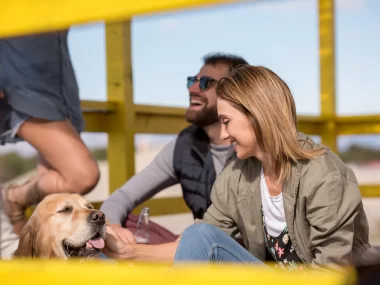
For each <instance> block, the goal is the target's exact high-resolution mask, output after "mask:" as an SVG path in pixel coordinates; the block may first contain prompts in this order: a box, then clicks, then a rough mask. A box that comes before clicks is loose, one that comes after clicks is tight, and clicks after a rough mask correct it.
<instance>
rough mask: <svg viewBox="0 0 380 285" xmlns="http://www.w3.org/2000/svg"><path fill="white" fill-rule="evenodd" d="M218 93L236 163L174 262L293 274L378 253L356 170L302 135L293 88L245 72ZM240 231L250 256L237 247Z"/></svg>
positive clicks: (261, 71)
mask: <svg viewBox="0 0 380 285" xmlns="http://www.w3.org/2000/svg"><path fill="white" fill-rule="evenodd" d="M217 95H218V100H217V107H218V114H219V118H220V121H221V124H222V130H221V137H222V138H223V139H225V140H228V141H230V142H231V143H232V144H233V145H234V149H235V151H236V153H237V157H238V159H237V160H235V161H234V162H232V163H230V164H229V165H228V166H227V167H226V168H225V169H224V170H223V172H222V173H221V174H220V176H219V177H218V178H217V180H216V182H215V184H214V187H213V190H212V194H211V200H212V205H211V206H210V207H209V209H208V210H207V212H206V214H205V216H204V219H203V220H202V221H197V223H196V224H195V225H192V226H190V227H189V228H188V229H186V230H185V231H184V232H183V234H182V236H181V239H180V241H179V243H177V244H173V246H172V247H173V248H175V250H172V251H171V254H173V255H174V252H175V256H174V258H175V260H176V261H220V262H241V263H251V262H253V263H261V262H264V261H266V260H268V259H274V260H276V261H277V263H278V264H279V265H280V266H281V267H283V268H287V269H290V270H293V269H302V268H304V266H306V265H315V266H317V267H320V266H328V265H347V264H349V263H351V262H352V261H353V259H355V258H356V257H362V256H364V255H366V254H371V253H373V249H372V247H371V246H370V244H369V242H368V223H367V218H366V215H365V212H364V209H363V205H362V200H361V196H360V191H359V188H358V184H357V181H356V178H355V175H354V173H353V172H352V171H351V170H350V169H349V168H348V167H347V166H346V165H344V163H343V162H342V161H341V160H340V159H339V158H338V157H337V156H336V155H335V154H334V153H333V152H331V151H330V150H329V149H328V148H327V147H324V146H322V145H319V144H316V143H314V142H313V141H312V140H311V138H310V137H308V136H307V135H304V134H302V133H299V132H297V120H296V108H295V103H294V100H293V97H292V94H291V92H290V90H289V88H288V86H287V85H286V83H285V82H284V81H283V80H282V79H281V78H279V77H278V76H277V75H276V74H275V73H273V72H272V71H271V70H269V69H267V68H264V67H257V66H249V65H245V66H241V67H239V68H237V69H236V70H235V71H234V72H233V74H232V75H231V76H229V77H226V78H223V79H221V80H220V81H219V82H218V85H217ZM238 233H239V234H240V235H241V237H242V240H243V244H244V247H245V248H246V249H244V248H243V247H241V246H240V245H239V244H238V243H237V242H236V241H235V240H234V239H235V238H236V236H237V234H238ZM110 236H112V237H110V239H109V241H108V242H107V246H108V248H107V249H106V254H107V252H108V253H110V254H111V255H112V254H113V253H114V252H115V251H116V252H118V251H120V250H121V249H122V248H123V246H121V245H120V243H119V244H118V246H116V247H115V246H114V245H115V242H114V241H115V240H118V239H117V237H116V238H115V235H114V234H113V233H112V232H110ZM107 239H108V238H107ZM125 248H128V250H127V251H125V252H124V254H125V255H124V256H127V257H130V256H142V255H143V254H144V253H145V252H144V250H143V248H142V247H141V246H138V245H137V246H136V245H127V246H125ZM112 251H113V252H112ZM153 254H157V257H159V254H160V251H158V250H157V251H152V252H151V255H153ZM268 257H269V258H268Z"/></svg>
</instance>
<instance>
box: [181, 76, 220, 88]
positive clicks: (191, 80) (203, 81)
mask: <svg viewBox="0 0 380 285" xmlns="http://www.w3.org/2000/svg"><path fill="white" fill-rule="evenodd" d="M197 81H199V88H200V89H201V90H202V91H206V90H207V89H208V88H210V86H211V84H213V83H215V82H216V80H215V79H213V78H211V77H208V76H201V77H197V76H189V77H188V78H187V88H190V87H191V86H193V85H194V84H195V82H197Z"/></svg>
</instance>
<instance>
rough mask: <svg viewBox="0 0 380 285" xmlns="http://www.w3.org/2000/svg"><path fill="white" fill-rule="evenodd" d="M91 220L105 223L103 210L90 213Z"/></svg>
mask: <svg viewBox="0 0 380 285" xmlns="http://www.w3.org/2000/svg"><path fill="white" fill-rule="evenodd" d="M90 221H91V222H93V223H104V221H105V216H104V213H103V212H101V211H94V212H91V214H90Z"/></svg>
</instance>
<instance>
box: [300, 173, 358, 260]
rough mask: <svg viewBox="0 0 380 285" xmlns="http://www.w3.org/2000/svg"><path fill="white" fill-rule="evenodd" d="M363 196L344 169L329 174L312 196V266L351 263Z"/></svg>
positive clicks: (310, 218) (308, 207)
mask: <svg viewBox="0 0 380 285" xmlns="http://www.w3.org/2000/svg"><path fill="white" fill-rule="evenodd" d="M361 206H362V203H361V196H360V191H359V187H358V184H357V182H356V181H355V180H350V179H349V178H346V177H344V176H343V175H342V174H341V173H340V172H338V171H334V172H331V173H329V174H327V175H326V176H325V177H323V179H321V181H319V183H318V185H316V186H315V187H314V188H313V190H312V192H311V195H310V197H309V200H308V203H307V209H306V216H307V219H308V221H309V224H310V243H309V246H310V249H311V251H312V252H313V260H312V266H315V267H325V266H328V267H330V266H332V265H333V264H335V265H342V266H344V265H347V264H349V262H350V260H351V257H352V256H351V254H352V246H353V239H354V221H355V218H356V216H357V215H358V212H359V210H360V207H361Z"/></svg>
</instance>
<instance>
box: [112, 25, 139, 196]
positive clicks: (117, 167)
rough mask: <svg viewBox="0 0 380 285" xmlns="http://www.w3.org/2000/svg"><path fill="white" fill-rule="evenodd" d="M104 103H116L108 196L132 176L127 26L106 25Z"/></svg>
mask: <svg viewBox="0 0 380 285" xmlns="http://www.w3.org/2000/svg"><path fill="white" fill-rule="evenodd" d="M106 50H107V91H108V100H109V101H113V102H117V108H116V112H115V113H114V114H112V115H111V120H110V126H109V133H108V165H109V181H110V182H109V187H110V193H112V192H113V191H115V189H116V188H118V187H120V186H121V185H122V184H123V183H125V182H126V181H127V179H128V178H130V177H131V176H132V175H133V174H134V173H135V149H134V133H135V132H134V117H135V115H134V105H133V87H132V61H131V22H130V21H126V22H121V23H112V24H107V25H106Z"/></svg>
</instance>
